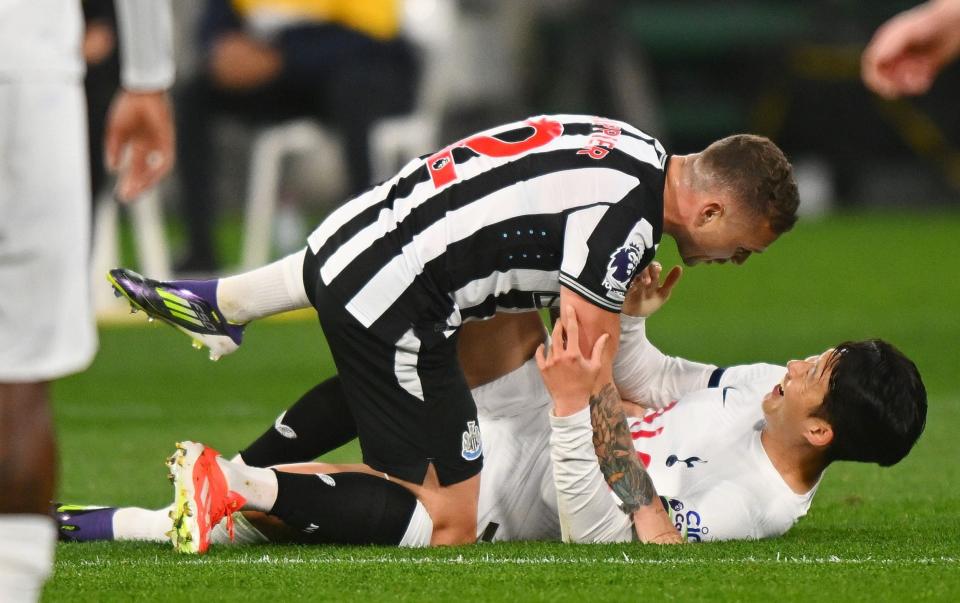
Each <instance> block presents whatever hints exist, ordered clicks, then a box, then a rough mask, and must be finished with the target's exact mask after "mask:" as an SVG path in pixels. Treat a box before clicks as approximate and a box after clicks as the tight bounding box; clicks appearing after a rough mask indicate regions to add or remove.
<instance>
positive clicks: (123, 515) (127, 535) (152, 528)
mask: <svg viewBox="0 0 960 603" xmlns="http://www.w3.org/2000/svg"><path fill="white" fill-rule="evenodd" d="M171 509H173V505H170V506H169V507H164V508H162V509H156V510H154V509H141V508H140V507H121V508H119V509H117V511H116V513H114V514H113V539H114V540H146V541H149V542H167V541H168V540H169V538H167V532H169V531H170V530H171V529H172V528H173V522H172V521H171V520H170V510H171Z"/></svg>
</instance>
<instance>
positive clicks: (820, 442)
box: [803, 417, 833, 448]
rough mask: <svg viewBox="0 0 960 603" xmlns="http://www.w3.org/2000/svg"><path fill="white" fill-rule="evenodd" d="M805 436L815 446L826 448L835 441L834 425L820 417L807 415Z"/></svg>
mask: <svg viewBox="0 0 960 603" xmlns="http://www.w3.org/2000/svg"><path fill="white" fill-rule="evenodd" d="M803 436H804V437H805V438H807V441H808V442H810V445H811V446H813V447H814V448H825V447H827V446H829V445H830V443H831V442H833V427H832V426H831V425H830V423H828V422H827V421H826V420H824V419H821V418H820V417H807V418H806V423H805V424H804V432H803Z"/></svg>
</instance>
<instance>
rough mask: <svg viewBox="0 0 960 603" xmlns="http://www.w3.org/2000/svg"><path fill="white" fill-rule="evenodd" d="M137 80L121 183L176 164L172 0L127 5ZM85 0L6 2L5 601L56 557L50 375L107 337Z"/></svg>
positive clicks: (0, 169) (0, 85) (0, 320)
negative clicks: (84, 52)
mask: <svg viewBox="0 0 960 603" xmlns="http://www.w3.org/2000/svg"><path fill="white" fill-rule="evenodd" d="M118 9H119V11H118V13H119V19H120V25H121V28H120V33H121V42H122V45H123V54H124V56H123V58H124V68H123V82H124V87H125V90H124V91H123V92H121V93H120V94H118V96H117V98H116V99H115V101H114V105H113V108H112V110H111V116H110V119H109V122H108V125H107V140H106V149H107V154H108V157H107V159H108V164H110V165H111V166H112V167H113V168H114V169H117V168H119V169H120V172H121V173H120V179H119V181H118V188H117V193H118V196H120V197H121V198H123V199H127V200H129V199H132V198H134V197H136V196H137V195H139V194H140V193H141V192H143V190H144V189H145V188H147V187H148V186H150V185H152V184H153V183H155V182H156V181H157V180H159V178H160V177H162V176H163V175H164V174H165V173H166V172H167V171H169V169H170V167H171V165H172V162H173V126H172V121H171V118H170V109H169V103H168V101H167V98H166V94H165V92H164V90H165V89H166V88H167V87H168V86H169V85H170V83H171V82H172V79H173V61H172V44H171V31H170V28H171V22H172V20H171V17H170V14H169V5H168V3H167V2H162V1H158V0H121V1H119V2H118ZM81 33H82V19H81V11H80V3H79V2H78V1H77V0H0V343H2V345H0V492H3V496H2V497H0V599H2V600H4V601H32V600H34V599H36V598H37V597H39V593H40V589H41V587H42V585H43V582H44V580H45V579H46V577H47V575H48V574H49V573H50V570H51V567H52V556H53V544H54V541H55V539H56V532H55V528H54V526H53V522H52V521H51V518H50V517H49V515H48V505H49V501H50V499H51V498H52V495H53V489H54V481H55V456H56V447H55V441H54V436H53V426H52V419H51V411H50V405H49V401H48V394H47V384H48V383H49V382H50V381H52V380H54V379H57V378H59V377H63V376H65V375H69V374H71V373H75V372H77V371H81V370H83V369H84V368H85V367H86V366H87V365H89V364H90V362H91V360H92V359H93V355H94V352H95V350H96V347H97V342H96V332H95V325H94V321H93V314H92V308H91V305H90V299H89V295H88V284H87V283H88V280H89V277H88V274H89V270H88V256H89V248H90V240H89V239H90V199H89V185H88V178H89V176H88V169H89V168H88V162H87V142H86V135H87V133H86V112H85V110H84V98H83V85H82V80H83V63H82V58H81V52H80V48H81Z"/></svg>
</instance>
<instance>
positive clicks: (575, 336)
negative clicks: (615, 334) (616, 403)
mask: <svg viewBox="0 0 960 603" xmlns="http://www.w3.org/2000/svg"><path fill="white" fill-rule="evenodd" d="M579 330H580V326H579V324H578V323H577V314H576V311H575V310H574V309H573V307H572V306H566V307H565V308H563V310H562V312H561V316H560V320H558V321H557V322H556V324H555V325H554V326H553V335H552V338H551V341H550V350H549V352H550V353H549V355H548V354H547V348H546V346H545V345H544V344H542V343H541V344H540V346H539V347H538V348H537V352H536V355H535V357H536V359H537V366H538V367H539V368H540V374H541V375H542V376H543V382H544V384H546V386H547V390H548V391H549V392H550V396H551V397H552V398H553V402H554V414H556V415H557V416H565V415H570V414H573V413H575V412H577V411H579V410H581V409H582V408H584V407H585V406H587V404H588V403H589V401H590V396H591V394H593V393H594V390H595V387H596V381H597V377H598V376H599V375H600V370H601V368H602V364H603V350H604V347H606V345H607V342H608V341H609V340H610V335H609V334H608V333H604V334H603V335H601V336H600V337H599V338H598V339H597V342H596V343H595V344H594V345H593V351H592V352H591V354H590V358H584V357H583V354H581V353H580V345H579V341H580V332H579Z"/></svg>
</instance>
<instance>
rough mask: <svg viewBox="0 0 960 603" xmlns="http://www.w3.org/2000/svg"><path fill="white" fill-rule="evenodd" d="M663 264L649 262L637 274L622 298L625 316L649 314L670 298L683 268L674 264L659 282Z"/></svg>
mask: <svg viewBox="0 0 960 603" xmlns="http://www.w3.org/2000/svg"><path fill="white" fill-rule="evenodd" d="M662 271H663V266H661V265H660V262H651V263H650V265H649V266H647V267H646V268H644V269H643V270H641V271H640V273H639V274H637V275H636V276H635V277H634V279H633V282H632V283H630V288H629V289H628V290H627V295H626V297H625V298H624V300H623V313H624V314H626V315H627V316H650V315H651V314H653V313H654V312H656V311H657V310H659V309H660V308H661V307H662V306H663V304H665V303H667V300H668V299H670V294H671V293H673V288H674V286H675V285H676V284H677V282H678V281H679V280H680V276H681V275H682V274H683V268H681V267H680V266H674V267H673V268H671V269H670V272H669V273H667V277H666V278H665V279H664V280H663V283H662V284H661V282H660V274H661V272H662Z"/></svg>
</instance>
